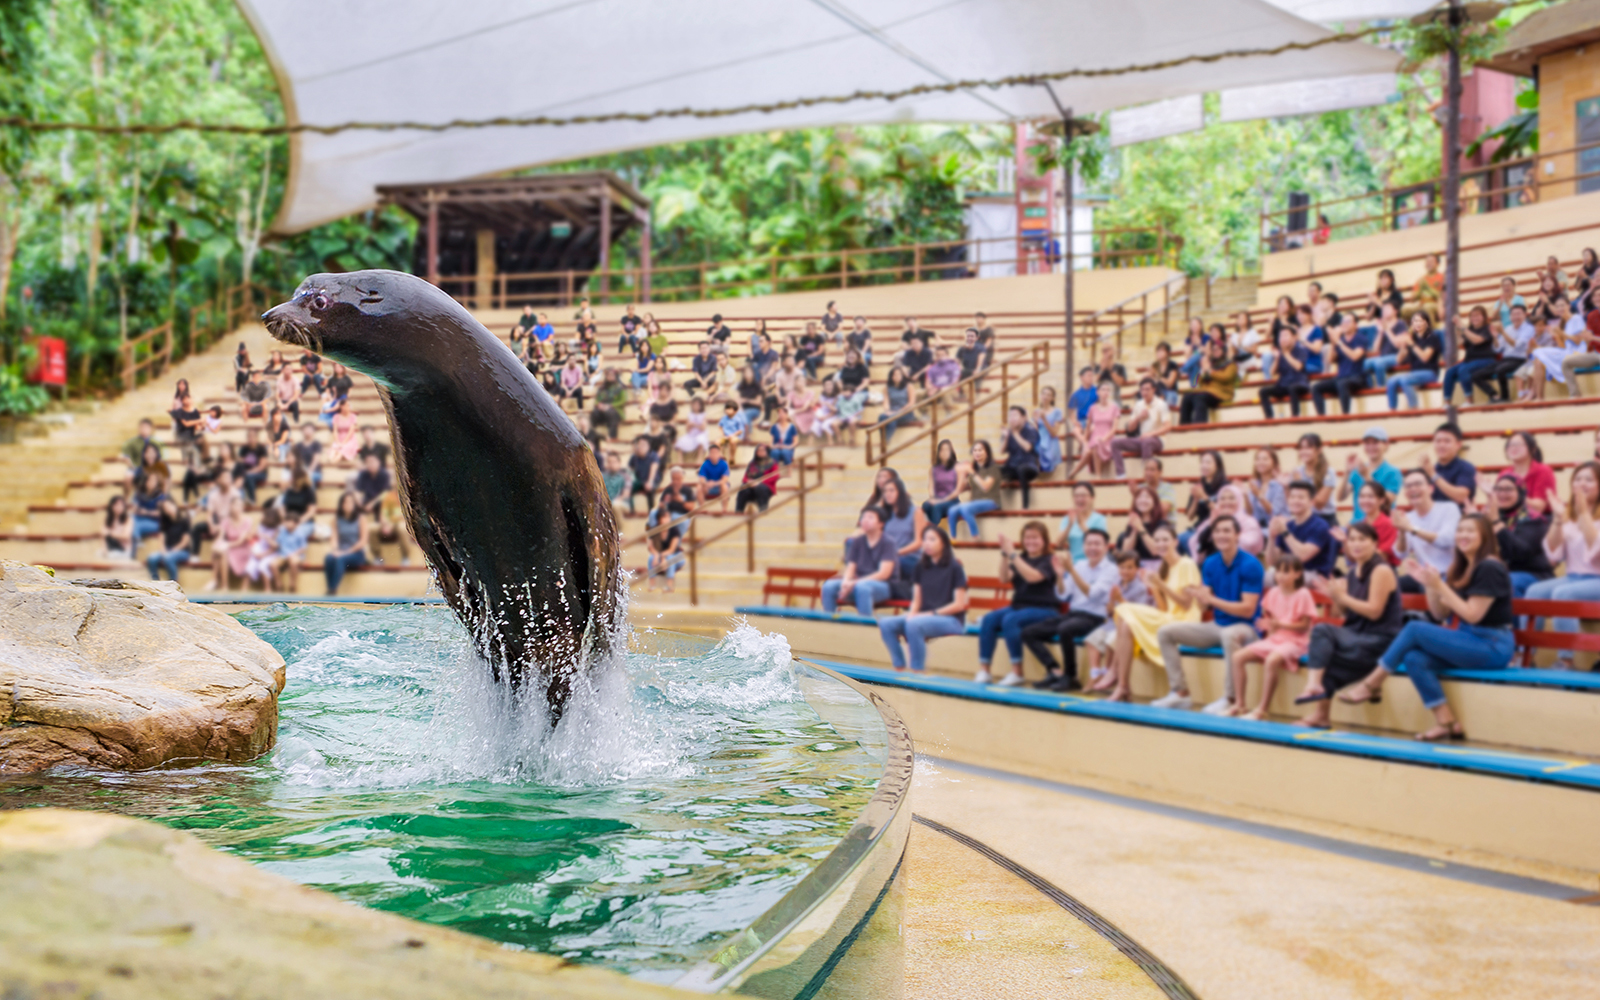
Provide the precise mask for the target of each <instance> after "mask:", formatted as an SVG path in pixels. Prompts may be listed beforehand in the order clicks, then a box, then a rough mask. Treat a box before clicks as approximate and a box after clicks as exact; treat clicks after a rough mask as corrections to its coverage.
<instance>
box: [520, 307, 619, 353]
mask: <svg viewBox="0 0 1600 1000" xmlns="http://www.w3.org/2000/svg"><path fill="white" fill-rule="evenodd" d="M522 316H523V319H522V322H525V323H527V324H528V328H529V329H530V330H531V329H532V328H533V307H532V306H527V307H526V308H525V309H524V311H523V314H522ZM617 322H618V324H619V325H620V326H621V327H622V333H621V335H620V336H618V337H617V353H618V354H628V353H631V352H633V351H634V350H637V349H638V347H639V341H640V340H641V339H642V338H641V337H640V336H639V335H638V333H639V330H640V328H641V327H643V326H644V320H642V319H640V318H639V316H638V315H637V314H636V313H635V312H634V311H633V303H631V302H630V303H628V306H627V308H626V309H625V310H624V311H623V313H622V318H621V319H620V320H618V321H617Z"/></svg>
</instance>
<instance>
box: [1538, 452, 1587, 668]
mask: <svg viewBox="0 0 1600 1000" xmlns="http://www.w3.org/2000/svg"><path fill="white" fill-rule="evenodd" d="M1550 499H1551V504H1550V511H1551V516H1550V527H1549V530H1548V531H1547V532H1546V533H1545V541H1544V551H1545V554H1546V555H1547V556H1549V557H1550V563H1551V565H1552V566H1558V565H1562V564H1565V565H1566V567H1567V574H1566V576H1558V577H1552V578H1550V579H1547V580H1541V581H1539V582H1537V583H1534V584H1532V585H1531V586H1529V587H1528V588H1527V596H1528V598H1529V599H1530V600H1538V601H1597V600H1600V528H1597V523H1600V462H1584V463H1583V464H1582V465H1580V466H1578V467H1577V468H1576V469H1574V470H1572V496H1571V499H1569V500H1568V501H1567V503H1566V504H1561V503H1557V502H1555V497H1554V491H1552V495H1551V497H1550ZM1550 628H1551V629H1552V630H1553V631H1556V632H1576V631H1578V620H1577V619H1576V618H1556V619H1554V620H1553V621H1551V623H1550ZM1553 666H1554V667H1555V668H1556V669H1558V670H1571V669H1572V668H1573V652H1572V650H1570V649H1563V650H1561V651H1560V652H1559V653H1558V654H1557V656H1556V662H1555V663H1554V664H1553Z"/></svg>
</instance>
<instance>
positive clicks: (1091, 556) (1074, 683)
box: [1022, 528, 1120, 691]
mask: <svg viewBox="0 0 1600 1000" xmlns="http://www.w3.org/2000/svg"><path fill="white" fill-rule="evenodd" d="M1079 545H1080V547H1081V548H1082V550H1083V554H1082V556H1080V557H1070V553H1069V558H1067V559H1062V558H1059V557H1058V558H1057V559H1056V560H1055V568H1056V597H1057V598H1058V599H1059V600H1060V601H1061V603H1062V604H1065V605H1066V606H1067V612H1066V614H1061V615H1057V616H1055V617H1053V618H1048V619H1044V620H1041V621H1038V622H1035V623H1034V624H1032V625H1029V626H1027V627H1026V628H1024V629H1023V630H1022V643H1023V645H1024V646H1026V647H1027V648H1028V649H1030V650H1032V651H1033V655H1034V656H1035V657H1036V658H1038V660H1039V662H1040V663H1042V664H1043V665H1044V669H1045V678H1044V680H1042V681H1039V682H1037V683H1036V684H1034V687H1036V688H1043V689H1046V690H1050V691H1076V690H1077V689H1078V687H1079V686H1080V685H1079V684H1078V651H1077V642H1078V640H1079V639H1082V638H1083V637H1085V636H1087V635H1089V634H1090V633H1091V632H1093V631H1095V630H1096V629H1098V628H1100V627H1101V626H1102V625H1104V624H1105V621H1106V615H1107V614H1109V613H1110V612H1109V611H1108V610H1107V606H1108V603H1109V602H1110V600H1111V594H1112V591H1114V590H1115V589H1116V586H1117V583H1118V582H1119V579H1120V576H1119V574H1118V572H1117V564H1116V562H1115V561H1113V560H1111V559H1108V558H1106V553H1107V551H1108V550H1109V549H1110V547H1111V539H1110V537H1109V536H1108V535H1107V534H1106V532H1105V530H1104V529H1102V528H1091V529H1089V531H1088V532H1086V533H1084V534H1083V535H1081V537H1080V542H1079ZM1057 548H1060V546H1059V545H1058V546H1057ZM1055 639H1059V640H1060V642H1061V663H1057V662H1056V658H1055V654H1054V653H1052V652H1051V651H1050V646H1049V643H1050V642H1051V641H1052V640H1055ZM1061 664H1065V665H1066V666H1065V668H1063V667H1062V665H1061Z"/></svg>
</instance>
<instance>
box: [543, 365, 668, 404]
mask: <svg viewBox="0 0 1600 1000" xmlns="http://www.w3.org/2000/svg"><path fill="white" fill-rule="evenodd" d="M661 360H663V361H664V360H666V359H664V358H663V359H661ZM586 379H587V375H586V374H585V373H584V370H583V362H582V361H580V360H579V359H578V356H577V355H576V354H569V355H567V363H566V364H564V365H562V366H561V398H562V399H563V400H566V399H570V400H572V401H574V402H575V403H577V406H578V409H580V410H581V409H583V384H584V382H585V381H586ZM667 391H668V392H669V393H670V392H671V391H672V390H671V389H670V388H669V389H668V390H667Z"/></svg>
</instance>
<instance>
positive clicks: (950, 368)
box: [926, 344, 961, 393]
mask: <svg viewBox="0 0 1600 1000" xmlns="http://www.w3.org/2000/svg"><path fill="white" fill-rule="evenodd" d="M960 381H961V363H960V362H959V361H957V360H956V359H955V358H952V357H951V356H950V348H948V347H945V346H944V345H943V344H941V345H939V347H938V348H937V349H935V350H934V352H933V364H931V365H929V366H928V374H927V377H926V384H927V386H928V391H929V392H930V393H934V392H942V391H944V390H945V389H948V388H950V387H951V386H953V385H955V384H956V383H957V382H960Z"/></svg>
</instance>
